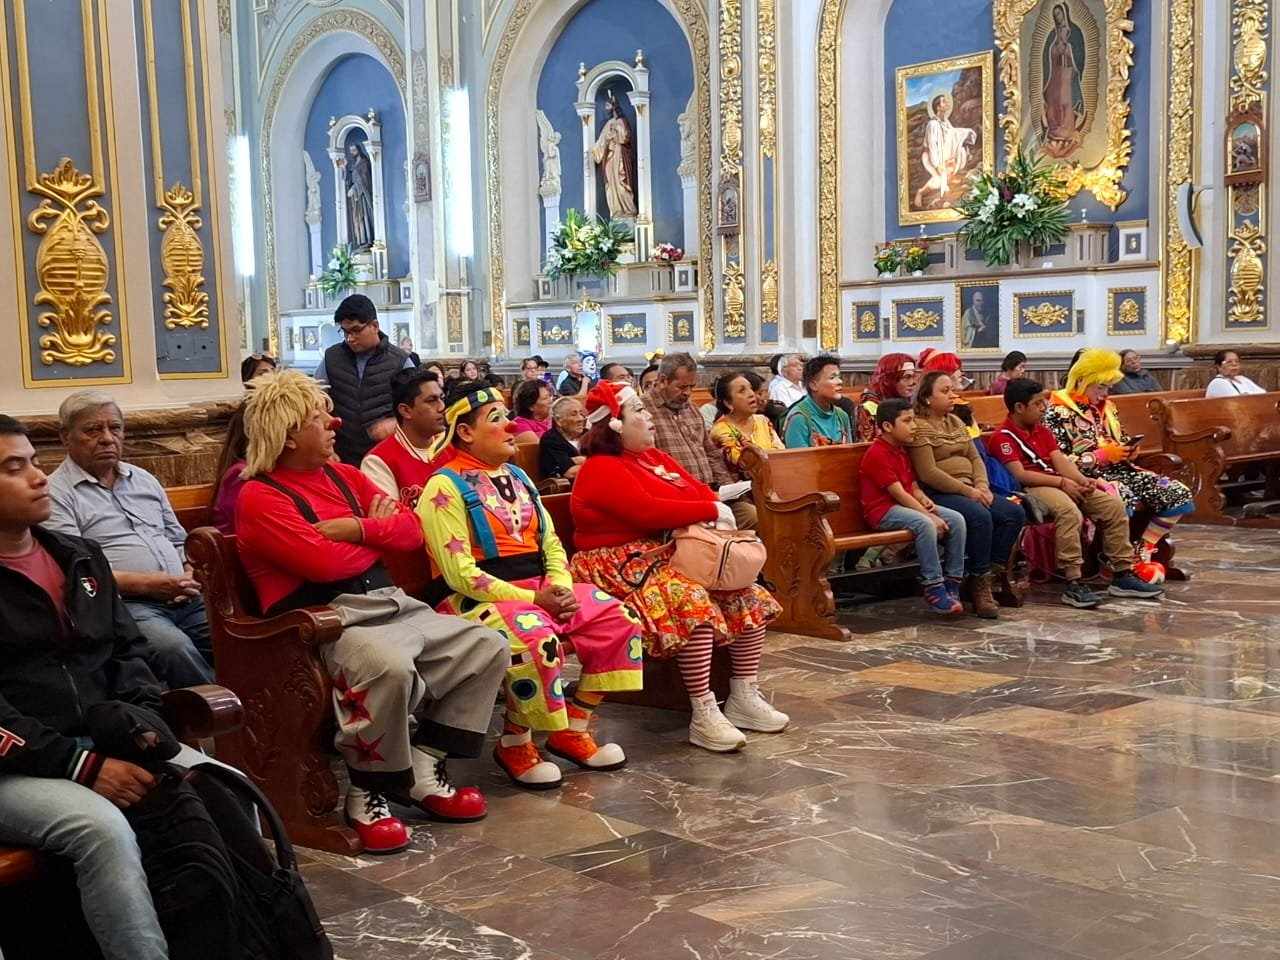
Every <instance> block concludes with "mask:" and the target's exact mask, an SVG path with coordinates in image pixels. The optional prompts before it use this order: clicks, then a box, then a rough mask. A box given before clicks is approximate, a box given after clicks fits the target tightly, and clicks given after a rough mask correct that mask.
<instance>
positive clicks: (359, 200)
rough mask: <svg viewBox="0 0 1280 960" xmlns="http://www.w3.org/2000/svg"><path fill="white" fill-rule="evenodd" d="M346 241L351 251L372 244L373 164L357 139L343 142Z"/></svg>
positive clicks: (365, 248)
mask: <svg viewBox="0 0 1280 960" xmlns="http://www.w3.org/2000/svg"><path fill="white" fill-rule="evenodd" d="M346 166H347V170H346V186H347V243H348V245H349V246H350V248H351V250H352V252H355V251H358V250H368V249H369V248H371V247H372V246H373V241H374V239H375V237H374V235H373V223H374V219H373V165H372V164H370V162H369V155H368V154H367V153H365V150H364V144H363V143H361V142H360V141H359V140H351V141H349V142H348V143H347V164H346Z"/></svg>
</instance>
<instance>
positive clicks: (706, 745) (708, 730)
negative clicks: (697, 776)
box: [689, 692, 747, 753]
mask: <svg viewBox="0 0 1280 960" xmlns="http://www.w3.org/2000/svg"><path fill="white" fill-rule="evenodd" d="M692 703H693V717H692V719H690V721H689V742H690V743H692V744H693V745H694V746H695V747H702V748H703V749H704V750H710V751H712V752H714V753H732V752H733V751H734V750H741V749H742V748H743V746H745V745H746V742H747V738H746V737H744V736H743V735H742V731H741V730H739V729H738V728H737V727H735V726H734V725H733V724H731V723H730V722H729V721H728V720H726V719H725V718H724V714H723V713H721V712H720V707H719V705H718V704H717V703H716V695H715V694H714V693H710V692H708V693H705V694H703V695H702V696H701V697H699V698H698V699H696V700H693V701H692Z"/></svg>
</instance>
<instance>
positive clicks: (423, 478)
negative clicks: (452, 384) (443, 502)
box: [360, 367, 444, 510]
mask: <svg viewBox="0 0 1280 960" xmlns="http://www.w3.org/2000/svg"><path fill="white" fill-rule="evenodd" d="M443 388H444V385H443V384H442V383H441V382H440V377H439V376H438V375H437V374H436V372H435V371H434V370H425V369H423V368H422V367H413V368H410V369H406V370H401V371H400V372H399V373H397V374H396V375H395V376H394V377H393V378H392V379H391V403H392V405H393V409H394V411H395V415H396V430H395V433H393V434H392V435H391V436H389V437H387V438H386V439H385V440H382V441H381V442H380V443H378V445H377V446H375V447H374V448H373V449H372V450H370V451H369V452H368V453H367V454H366V455H365V458H364V460H362V461H361V463H360V471H361V472H362V473H363V474H364V475H365V476H366V477H368V478H369V479H370V480H372V481H373V482H374V483H375V484H377V486H378V488H379V489H380V490H381V491H382V492H383V493H385V494H386V495H387V496H389V497H393V498H394V499H396V500H399V501H400V502H401V503H403V504H404V505H405V506H406V507H408V508H409V509H410V510H413V509H414V508H415V507H417V506H418V497H420V496H422V491H423V489H425V488H426V485H427V480H429V479H430V478H431V474H433V473H435V468H436V466H437V464H434V463H432V462H431V454H430V452H429V450H428V448H429V447H430V446H431V442H432V441H433V440H434V439H435V438H436V437H438V436H439V435H440V433H441V432H442V431H443V430H444V389H443ZM442 459H443V458H442Z"/></svg>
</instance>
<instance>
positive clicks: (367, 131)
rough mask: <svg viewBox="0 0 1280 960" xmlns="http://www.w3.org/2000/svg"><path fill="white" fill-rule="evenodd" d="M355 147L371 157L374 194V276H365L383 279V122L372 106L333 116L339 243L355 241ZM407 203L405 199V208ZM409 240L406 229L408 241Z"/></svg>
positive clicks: (332, 151)
mask: <svg viewBox="0 0 1280 960" xmlns="http://www.w3.org/2000/svg"><path fill="white" fill-rule="evenodd" d="M352 149H356V150H359V151H361V152H362V153H363V155H364V158H365V159H366V160H368V163H369V173H370V188H371V193H372V195H373V241H372V243H371V244H370V246H369V250H368V257H369V265H370V266H371V268H372V276H371V277H368V278H365V279H375V280H382V279H384V278H385V277H386V275H387V247H388V239H389V237H388V234H387V206H386V205H387V198H386V191H385V186H384V182H383V172H382V123H381V121H380V120H379V119H378V114H377V112H376V111H375V110H373V109H372V108H370V110H369V112H368V113H367V114H366V115H365V116H363V117H362V116H360V115H359V114H354V113H348V114H346V115H345V116H341V117H331V118H330V120H329V134H328V154H329V162H330V163H331V164H332V165H333V216H334V228H335V231H336V233H337V238H338V244H339V246H350V245H351V244H352V243H354V242H355V238H353V237H352V236H351V219H352V215H351V198H350V197H349V195H348V190H349V189H350V188H349V187H348V183H347V179H348V178H347V170H348V166H349V165H350V163H351V162H352V158H351V151H352ZM403 206H404V205H403V203H402V204H401V208H402V209H403ZM406 227H407V223H406ZM407 240H408V232H407V230H406V232H405V237H404V241H407ZM357 262H358V265H363V264H364V260H363V259H361V258H360V257H359V255H357Z"/></svg>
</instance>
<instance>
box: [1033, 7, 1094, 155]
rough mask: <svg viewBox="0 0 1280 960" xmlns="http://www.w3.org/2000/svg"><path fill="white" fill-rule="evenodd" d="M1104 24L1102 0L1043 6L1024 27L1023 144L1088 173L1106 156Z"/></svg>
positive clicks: (1036, 8)
mask: <svg viewBox="0 0 1280 960" xmlns="http://www.w3.org/2000/svg"><path fill="white" fill-rule="evenodd" d="M1105 24H1106V10H1105V8H1104V5H1103V0H1043V2H1041V3H1038V4H1037V5H1036V6H1035V7H1034V8H1033V9H1032V10H1031V12H1030V13H1028V14H1027V17H1026V19H1025V20H1024V21H1023V34H1024V44H1023V48H1022V56H1023V58H1024V62H1025V68H1026V72H1025V73H1024V74H1023V76H1024V77H1026V79H1027V84H1026V88H1025V90H1026V94H1025V98H1024V106H1023V109H1024V111H1025V113H1024V124H1023V137H1024V142H1029V143H1030V145H1033V146H1036V147H1038V148H1039V149H1040V151H1041V152H1043V153H1044V154H1046V155H1047V156H1050V157H1052V158H1054V159H1055V160H1064V161H1072V162H1076V163H1079V164H1081V165H1082V166H1086V167H1089V166H1093V165H1094V164H1096V163H1098V162H1099V161H1100V160H1101V159H1102V157H1103V155H1104V154H1105V153H1106V150H1107V123H1106V114H1105V111H1103V113H1102V115H1099V111H1098V104H1099V100H1100V97H1099V94H1100V92H1102V91H1104V90H1105V87H1106V71H1107V65H1106V49H1105V43H1104V31H1103V27H1104V26H1105Z"/></svg>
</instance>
